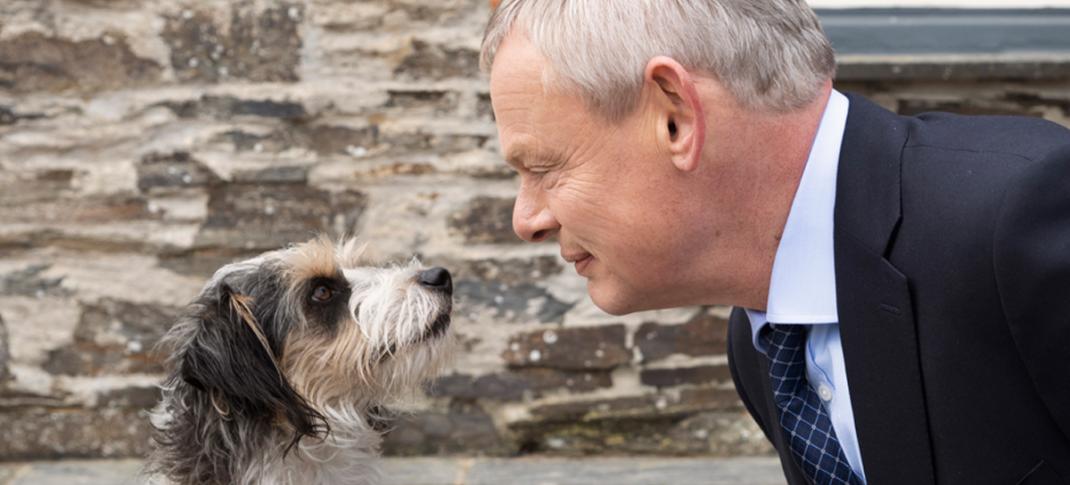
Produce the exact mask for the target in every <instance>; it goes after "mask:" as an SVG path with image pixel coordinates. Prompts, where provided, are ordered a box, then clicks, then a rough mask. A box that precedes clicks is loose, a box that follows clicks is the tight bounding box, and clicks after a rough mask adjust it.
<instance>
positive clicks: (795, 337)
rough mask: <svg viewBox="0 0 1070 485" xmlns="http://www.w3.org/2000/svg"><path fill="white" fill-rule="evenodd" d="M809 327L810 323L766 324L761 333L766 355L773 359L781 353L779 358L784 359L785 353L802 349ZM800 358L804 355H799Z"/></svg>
mask: <svg viewBox="0 0 1070 485" xmlns="http://www.w3.org/2000/svg"><path fill="white" fill-rule="evenodd" d="M809 329H810V326H809V325H786V324H769V325H766V327H765V328H764V329H762V333H761V335H760V338H761V340H762V342H763V343H765V347H766V348H765V353H766V355H768V356H769V358H770V359H773V360H778V359H777V358H776V356H778V355H779V356H780V357H781V359H779V360H783V358H784V357H786V356H787V355H785V354H791V355H794V354H796V353H798V352H799V351H802V350H803V349H804V348H805V345H806V335H807V332H808V331H809ZM803 353H805V352H803ZM799 360H800V361H802V360H803V356H799Z"/></svg>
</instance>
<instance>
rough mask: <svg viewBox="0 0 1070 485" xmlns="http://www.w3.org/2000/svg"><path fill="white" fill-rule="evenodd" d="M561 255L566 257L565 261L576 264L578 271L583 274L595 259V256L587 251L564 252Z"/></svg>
mask: <svg viewBox="0 0 1070 485" xmlns="http://www.w3.org/2000/svg"><path fill="white" fill-rule="evenodd" d="M561 257H563V258H565V261H568V262H569V263H573V264H575V265H576V272H577V273H579V274H581V275H582V274H583V270H584V269H585V268H587V266H588V265H590V264H591V261H594V256H592V255H591V253H588V252H586V251H583V252H575V253H568V254H562V255H561Z"/></svg>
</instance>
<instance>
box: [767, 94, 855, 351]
mask: <svg viewBox="0 0 1070 485" xmlns="http://www.w3.org/2000/svg"><path fill="white" fill-rule="evenodd" d="M849 104H850V103H849V101H848V100H847V97H846V96H844V95H843V94H840V93H839V92H838V91H836V90H833V91H832V93H831V95H830V96H829V100H828V104H827V105H826V106H825V113H824V115H822V117H821V124H820V126H819V127H818V129H817V134H816V135H815V136H814V143H813V147H811V149H810V158H809V159H807V161H806V168H804V169H803V174H802V178H801V179H800V180H799V188H798V189H797V190H796V192H795V199H794V200H793V201H792V203H791V212H789V213H788V220H787V222H786V223H785V225H784V233H783V235H782V236H781V239H780V245H779V246H778V247H777V252H776V256H775V259H774V260H773V273H772V275H771V278H770V283H769V300H768V302H767V304H766V312H765V313H764V314H763V313H762V312H757V311H752V310H748V311H747V313H748V316H749V317H750V320H751V324H752V326H753V330H754V333H755V338H757V332H758V330H759V329H760V328H761V327H762V326H764V325H765V323H766V322H767V321H768V322H772V323H810V324H815V323H836V322H838V321H839V313H838V312H837V310H836V273H835V268H836V267H835V260H834V259H835V258H834V255H833V244H832V230H833V212H834V209H835V206H836V171H837V169H838V167H839V161H840V144H841V142H842V141H843V132H844V129H845V127H846V125H847V109H848V107H849ZM756 317H757V318H756ZM756 320H760V324H758V323H759V322H756Z"/></svg>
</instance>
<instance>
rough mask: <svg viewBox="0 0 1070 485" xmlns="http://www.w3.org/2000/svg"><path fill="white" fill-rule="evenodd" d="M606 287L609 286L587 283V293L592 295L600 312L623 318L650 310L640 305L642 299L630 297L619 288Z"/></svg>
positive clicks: (592, 299)
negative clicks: (623, 316)
mask: <svg viewBox="0 0 1070 485" xmlns="http://www.w3.org/2000/svg"><path fill="white" fill-rule="evenodd" d="M605 286H607V285H604V284H597V285H596V284H595V283H594V282H593V281H590V280H588V281H587V293H588V294H589V295H591V301H592V302H594V306H596V307H598V309H599V310H602V311H604V312H606V313H608V314H610V315H613V316H621V315H627V314H629V313H635V312H638V311H642V310H647V309H648V308H643V306H642V305H640V304H639V302H641V301H642V299H641V298H636V297H634V296H629V295H627V294H626V292H623V291H620V290H619V289H617V288H606V287H605Z"/></svg>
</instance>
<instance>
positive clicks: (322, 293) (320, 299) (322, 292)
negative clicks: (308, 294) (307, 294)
mask: <svg viewBox="0 0 1070 485" xmlns="http://www.w3.org/2000/svg"><path fill="white" fill-rule="evenodd" d="M333 297H334V290H332V289H330V288H329V287H326V286H323V285H320V286H317V287H316V289H315V290H312V301H314V302H317V303H326V302H328V301H330V300H331V298H333Z"/></svg>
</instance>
